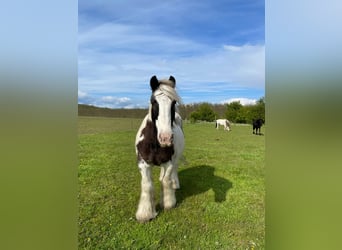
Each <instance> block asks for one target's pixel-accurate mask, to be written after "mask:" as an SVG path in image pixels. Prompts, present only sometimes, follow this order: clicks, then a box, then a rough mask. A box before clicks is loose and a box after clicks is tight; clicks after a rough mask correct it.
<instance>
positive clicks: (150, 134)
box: [135, 76, 184, 222]
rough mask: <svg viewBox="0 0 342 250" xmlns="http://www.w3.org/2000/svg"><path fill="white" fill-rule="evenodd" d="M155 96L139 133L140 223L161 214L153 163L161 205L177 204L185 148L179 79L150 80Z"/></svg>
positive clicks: (167, 206) (152, 96)
mask: <svg viewBox="0 0 342 250" xmlns="http://www.w3.org/2000/svg"><path fill="white" fill-rule="evenodd" d="M150 85H151V89H152V95H151V98H150V107H149V111H148V114H147V115H146V117H145V119H144V120H143V122H142V124H141V126H140V128H139V131H138V133H137V135H136V141H135V146H136V153H137V156H138V167H139V170H140V173H141V195H140V201H139V205H138V210H137V212H136V218H137V220H138V221H140V222H146V221H149V220H151V219H153V218H155V217H156V216H157V212H156V207H155V201H154V190H153V189H154V188H153V181H152V170H151V169H152V166H160V167H161V172H160V177H159V180H160V182H161V184H162V185H161V195H160V205H161V207H162V208H164V209H166V210H167V209H171V208H173V207H174V206H175V205H176V195H175V189H178V188H179V180H178V173H177V169H178V161H179V159H180V158H181V156H182V153H183V149H184V135H183V130H182V118H181V117H180V115H179V114H178V113H177V107H176V103H179V102H180V97H179V96H178V94H177V93H176V90H175V85H176V79H175V78H174V77H173V76H170V78H169V79H164V80H158V79H157V77H156V76H153V77H152V78H151V80H150Z"/></svg>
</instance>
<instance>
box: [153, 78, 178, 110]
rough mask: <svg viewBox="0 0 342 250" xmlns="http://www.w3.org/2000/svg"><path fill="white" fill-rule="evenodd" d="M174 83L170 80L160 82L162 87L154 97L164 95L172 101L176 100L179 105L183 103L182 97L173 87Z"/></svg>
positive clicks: (155, 92)
mask: <svg viewBox="0 0 342 250" xmlns="http://www.w3.org/2000/svg"><path fill="white" fill-rule="evenodd" d="M172 84H173V83H172V82H171V81H170V80H165V79H163V80H160V85H159V87H158V89H157V90H156V91H154V93H153V94H154V95H155V96H157V95H161V94H164V95H166V96H167V97H169V98H170V99H171V100H175V101H176V102H178V103H179V104H180V103H181V102H182V100H181V98H180V96H179V95H178V94H177V92H176V90H175V89H174V88H173V87H172Z"/></svg>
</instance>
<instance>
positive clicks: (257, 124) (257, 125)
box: [253, 118, 265, 135]
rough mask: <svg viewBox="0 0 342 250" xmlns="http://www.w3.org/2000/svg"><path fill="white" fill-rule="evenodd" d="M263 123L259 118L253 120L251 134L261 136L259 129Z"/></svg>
mask: <svg viewBox="0 0 342 250" xmlns="http://www.w3.org/2000/svg"><path fill="white" fill-rule="evenodd" d="M264 123H265V122H264V120H263V119H261V118H259V119H256V120H253V134H256V135H261V132H260V128H261V126H262V124H264ZM254 131H255V132H254Z"/></svg>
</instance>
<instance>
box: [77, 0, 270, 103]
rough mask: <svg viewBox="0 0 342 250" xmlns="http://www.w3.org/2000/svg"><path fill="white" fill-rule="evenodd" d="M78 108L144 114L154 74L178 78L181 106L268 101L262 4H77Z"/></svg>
mask: <svg viewBox="0 0 342 250" xmlns="http://www.w3.org/2000/svg"><path fill="white" fill-rule="evenodd" d="M78 7H79V10H78V11H79V24H78V33H79V36H78V39H79V40H78V41H79V53H78V55H79V57H78V72H79V74H78V82H79V83H78V102H79V103H83V104H90V105H95V106H99V107H109V108H137V107H138V108H145V107H147V106H148V102H149V97H150V94H151V90H150V86H149V80H150V78H151V76H153V75H156V76H157V77H158V78H167V77H169V76H170V75H173V76H174V77H175V78H176V81H177V84H176V88H177V90H178V93H179V94H180V96H181V97H182V100H183V103H185V104H190V103H198V102H211V103H225V102H230V101H232V100H240V101H241V103H242V104H245V103H253V102H255V101H256V100H258V99H259V98H260V97H263V96H264V95H265V31H264V30H265V24H264V16H265V5H264V1H259V0H251V1H250V0H243V1H241V0H215V1H212V0H201V1H199V0H187V1H183V0H182V1H181V0H168V1H160V0H149V1H147V0H115V1H104V0H102V1H101V0H99V1H94V0H79V2H78Z"/></svg>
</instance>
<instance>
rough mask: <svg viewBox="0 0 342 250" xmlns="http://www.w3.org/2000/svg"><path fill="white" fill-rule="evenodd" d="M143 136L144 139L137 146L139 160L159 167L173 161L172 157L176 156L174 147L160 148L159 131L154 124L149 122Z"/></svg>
mask: <svg viewBox="0 0 342 250" xmlns="http://www.w3.org/2000/svg"><path fill="white" fill-rule="evenodd" d="M141 135H142V136H143V139H142V140H141V141H139V143H138V144H137V149H138V160H140V159H141V158H142V159H144V161H146V162H147V163H148V164H153V165H157V166H159V165H161V164H162V163H165V162H168V161H170V160H171V159H172V155H173V154H174V148H173V146H170V147H161V146H160V144H159V143H158V140H157V131H156V129H155V127H154V124H153V123H152V122H150V121H148V122H147V124H146V127H145V128H144V129H143V130H142V132H141Z"/></svg>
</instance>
